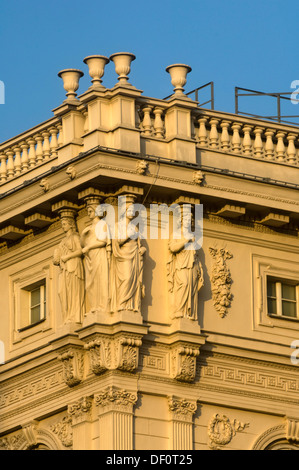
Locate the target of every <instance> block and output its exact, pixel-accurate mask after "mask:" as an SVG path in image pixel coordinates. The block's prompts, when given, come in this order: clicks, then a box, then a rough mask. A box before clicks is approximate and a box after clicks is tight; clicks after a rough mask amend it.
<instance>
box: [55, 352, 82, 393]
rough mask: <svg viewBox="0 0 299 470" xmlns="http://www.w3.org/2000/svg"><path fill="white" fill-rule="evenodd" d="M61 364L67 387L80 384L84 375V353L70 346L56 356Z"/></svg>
mask: <svg viewBox="0 0 299 470" xmlns="http://www.w3.org/2000/svg"><path fill="white" fill-rule="evenodd" d="M58 360H60V361H61V362H62V365H63V377H64V381H65V383H66V384H67V385H68V386H69V387H74V386H76V385H78V384H80V383H81V382H82V380H83V375H84V355H83V353H82V352H81V351H80V350H77V349H74V348H70V349H68V350H66V351H65V352H63V353H62V354H60V355H59V356H58Z"/></svg>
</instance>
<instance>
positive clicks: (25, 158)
mask: <svg viewBox="0 0 299 470" xmlns="http://www.w3.org/2000/svg"><path fill="white" fill-rule="evenodd" d="M20 147H21V149H22V158H21V162H22V171H26V170H28V148H29V146H28V144H27V143H26V142H22V143H21V145H20Z"/></svg>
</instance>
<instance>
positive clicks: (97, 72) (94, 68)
mask: <svg viewBox="0 0 299 470" xmlns="http://www.w3.org/2000/svg"><path fill="white" fill-rule="evenodd" d="M83 62H84V63H85V64H86V65H87V66H88V68H89V75H90V76H91V78H92V80H91V82H92V88H104V86H103V85H102V80H101V79H102V77H103V75H104V71H105V66H106V65H107V64H108V63H109V62H110V60H109V59H108V57H106V56H104V55H90V56H88V57H85V59H83Z"/></svg>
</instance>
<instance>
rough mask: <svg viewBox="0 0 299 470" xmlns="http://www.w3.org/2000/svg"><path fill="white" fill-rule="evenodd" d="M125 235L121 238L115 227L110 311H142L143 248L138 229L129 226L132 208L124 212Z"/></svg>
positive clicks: (117, 227) (132, 217)
mask: <svg viewBox="0 0 299 470" xmlns="http://www.w3.org/2000/svg"><path fill="white" fill-rule="evenodd" d="M125 217H126V234H124V235H122V234H121V233H120V231H119V225H117V226H116V237H115V239H114V240H113V243H112V247H113V258H112V311H113V312H118V311H122V310H131V311H134V312H140V311H141V298H142V296H144V286H143V282H142V278H143V256H144V253H145V252H146V248H145V247H142V246H141V243H140V238H139V237H138V236H137V228H136V227H135V226H133V225H132V226H130V225H129V224H130V221H131V220H133V219H134V206H133V205H132V204H131V205H130V206H129V207H128V208H127V211H126V215H125Z"/></svg>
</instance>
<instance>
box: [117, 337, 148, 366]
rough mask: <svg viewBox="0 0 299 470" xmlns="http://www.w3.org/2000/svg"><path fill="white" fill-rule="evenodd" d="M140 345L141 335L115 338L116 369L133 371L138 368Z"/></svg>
mask: <svg viewBox="0 0 299 470" xmlns="http://www.w3.org/2000/svg"><path fill="white" fill-rule="evenodd" d="M141 345H142V341H141V336H136V337H135V336H134V337H133V336H130V337H128V336H124V337H122V338H120V339H116V340H115V348H116V354H115V357H116V358H117V359H116V365H115V368H116V369H120V370H124V371H126V372H134V371H135V370H136V369H137V368H138V359H139V348H140V346H141Z"/></svg>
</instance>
